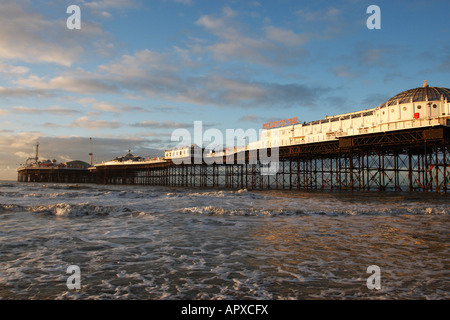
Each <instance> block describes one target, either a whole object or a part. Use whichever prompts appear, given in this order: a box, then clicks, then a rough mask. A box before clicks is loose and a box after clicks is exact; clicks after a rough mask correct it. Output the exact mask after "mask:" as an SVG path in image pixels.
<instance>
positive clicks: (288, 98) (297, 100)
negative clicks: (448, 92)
mask: <svg viewBox="0 0 450 320" xmlns="http://www.w3.org/2000/svg"><path fill="white" fill-rule="evenodd" d="M72 4H75V5H78V6H79V7H80V10H81V29H80V30H69V29H67V26H66V20H67V18H68V17H69V14H67V13H66V9H67V7H68V6H69V5H72ZM373 4H374V5H378V6H379V7H380V9H381V29H379V30H369V29H368V28H367V26H366V20H367V19H368V18H369V16H370V14H367V12H366V10H367V8H368V6H370V5H373ZM449 12H450V2H449V1H445V0H436V1H422V0H420V1H419V0H416V1H415V0H412V1H362V0H361V1H359V0H342V1H321V0H316V1H299V0H297V1H294V0H291V1H288V0H279V1H231V0H230V1H214V0H209V1H206V0H205V1H202V0H151V1H140V0H111V1H107V0H98V1H95V0H94V1H88V0H71V1H44V0H40V1H39V0H38V1H26V0H19V1H8V0H7V1H2V2H1V3H0V101H1V103H0V125H1V127H0V179H13V180H14V179H15V178H16V168H17V166H18V165H19V164H21V163H24V162H25V160H26V158H27V157H30V156H32V155H33V153H34V147H35V145H36V143H38V142H39V144H40V156H41V158H51V159H53V158H56V159H57V160H58V161H67V160H71V159H80V160H84V161H88V159H89V156H88V152H89V137H92V138H93V151H94V160H95V161H96V162H100V161H103V160H107V159H111V158H114V157H116V156H118V155H122V154H124V153H125V152H127V150H128V149H131V150H132V152H133V153H134V154H137V155H141V156H156V155H159V152H160V151H161V150H164V149H167V148H169V147H171V146H173V145H175V144H176V142H173V141H171V134H172V132H173V130H174V129H176V128H186V129H189V130H190V129H192V127H193V123H194V121H199V120H201V121H203V128H204V129H207V128H217V129H220V130H223V131H225V129H227V128H230V129H238V128H242V129H244V130H246V129H249V128H254V129H257V130H259V129H260V128H262V124H263V123H264V122H268V121H274V120H279V119H287V118H292V117H297V118H298V119H299V121H301V122H303V121H311V120H317V119H321V118H323V117H324V116H325V115H333V114H339V113H344V112H350V111H357V110H361V109H366V108H371V107H374V106H378V105H379V104H382V103H383V102H384V101H385V100H387V99H388V98H390V97H391V96H394V95H396V94H397V93H399V92H402V91H404V90H407V89H411V88H416V87H419V86H421V85H422V83H423V80H425V79H426V80H428V83H429V84H430V85H431V86H438V87H447V88H448V87H450V84H449V82H450V81H449V80H450V77H449V73H450V42H449V39H450V23H449V20H448V13H449Z"/></svg>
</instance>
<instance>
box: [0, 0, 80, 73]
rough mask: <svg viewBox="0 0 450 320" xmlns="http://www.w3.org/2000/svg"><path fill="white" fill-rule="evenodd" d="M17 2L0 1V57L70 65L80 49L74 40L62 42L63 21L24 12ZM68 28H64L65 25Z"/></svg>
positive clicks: (20, 4)
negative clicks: (0, 22)
mask: <svg viewBox="0 0 450 320" xmlns="http://www.w3.org/2000/svg"><path fill="white" fill-rule="evenodd" d="M22 4H23V3H21V2H20V1H18V2H14V1H4V2H2V3H0V21H3V22H4V23H2V27H1V28H0V59H11V60H22V61H26V62H46V63H56V64H60V65H64V66H70V65H72V63H73V62H74V61H75V60H76V58H77V57H78V56H79V55H80V54H81V53H82V52H83V49H82V48H81V47H80V46H79V45H77V44H76V43H72V45H70V46H69V45H68V44H69V43H70V42H67V41H64V38H63V37H61V36H60V35H59V34H61V31H62V30H63V29H64V28H66V25H65V20H60V21H49V20H46V19H45V18H44V17H43V16H42V15H40V14H39V13H36V12H31V11H27V10H25V9H24V7H23V6H22ZM66 29H67V28H66Z"/></svg>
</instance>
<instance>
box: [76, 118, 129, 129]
mask: <svg viewBox="0 0 450 320" xmlns="http://www.w3.org/2000/svg"><path fill="white" fill-rule="evenodd" d="M121 126H122V124H121V123H120V122H119V121H117V120H112V121H107V120H91V119H89V117H87V116H84V117H80V118H78V119H76V120H74V121H73V122H72V123H71V124H70V127H76V128H83V129H89V130H99V129H105V128H110V129H117V128H119V127H121Z"/></svg>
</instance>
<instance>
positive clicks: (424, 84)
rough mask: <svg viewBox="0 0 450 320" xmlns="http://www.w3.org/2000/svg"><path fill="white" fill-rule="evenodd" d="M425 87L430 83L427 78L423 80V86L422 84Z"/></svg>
mask: <svg viewBox="0 0 450 320" xmlns="http://www.w3.org/2000/svg"><path fill="white" fill-rule="evenodd" d="M422 87H423V88H426V87H428V83H427V80H423V86H422Z"/></svg>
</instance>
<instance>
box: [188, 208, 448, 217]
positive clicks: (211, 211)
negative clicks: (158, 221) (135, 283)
mask: <svg viewBox="0 0 450 320" xmlns="http://www.w3.org/2000/svg"><path fill="white" fill-rule="evenodd" d="M180 211H181V212H182V213H194V214H200V215H212V216H266V217H267V216H269V217H274V216H321V215H326V216H384V215H385V216H398V215H449V214H450V209H448V208H431V207H426V208H425V207H424V208H418V209H389V208H381V209H359V210H356V209H336V210H307V209H299V210H289V209H263V208H261V209H258V208H245V209H237V208H236V209H230V208H221V207H215V206H194V207H187V208H183V209H181V210H180Z"/></svg>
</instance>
